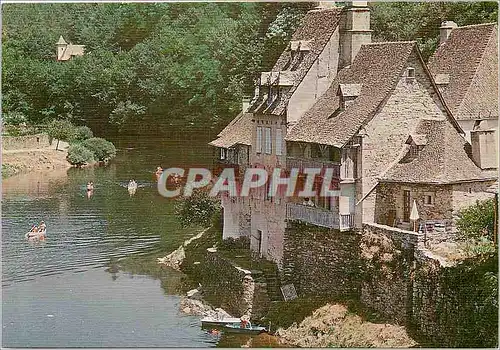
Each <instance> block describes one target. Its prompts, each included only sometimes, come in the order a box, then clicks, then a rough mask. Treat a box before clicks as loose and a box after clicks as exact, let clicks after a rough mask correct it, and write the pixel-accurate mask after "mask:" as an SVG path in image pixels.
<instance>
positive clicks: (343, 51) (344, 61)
mask: <svg viewBox="0 0 500 350" xmlns="http://www.w3.org/2000/svg"><path fill="white" fill-rule="evenodd" d="M371 41H372V31H371V30H370V9H369V8H368V4H367V2H366V1H353V2H351V3H348V4H347V6H346V7H345V8H344V10H343V13H342V17H341V20H340V58H339V61H340V62H339V70H340V69H342V68H344V67H346V66H349V65H351V63H352V62H353V61H354V58H355V57H356V55H357V53H358V52H359V50H360V48H361V45H363V44H368V43H370V42H371Z"/></svg>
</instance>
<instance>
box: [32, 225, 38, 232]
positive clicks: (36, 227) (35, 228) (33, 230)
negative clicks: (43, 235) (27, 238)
mask: <svg viewBox="0 0 500 350" xmlns="http://www.w3.org/2000/svg"><path fill="white" fill-rule="evenodd" d="M30 232H38V226H37V225H35V224H33V225H31V230H30Z"/></svg>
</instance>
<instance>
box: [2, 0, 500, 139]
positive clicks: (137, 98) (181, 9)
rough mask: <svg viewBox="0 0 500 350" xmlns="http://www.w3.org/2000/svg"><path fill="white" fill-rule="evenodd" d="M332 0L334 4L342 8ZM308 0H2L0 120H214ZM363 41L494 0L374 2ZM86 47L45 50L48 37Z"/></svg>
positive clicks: (458, 15)
mask: <svg viewBox="0 0 500 350" xmlns="http://www.w3.org/2000/svg"><path fill="white" fill-rule="evenodd" d="M342 4H343V3H338V6H341V5H342ZM315 6H316V3H307V2H295V3H293V2H292V3H284V2H270V3H264V2H258V3H252V2H246V3H237V2H230V3H229V2H226V3H162V2H159V3H66V4H57V3H50V4H47V3H45V4H3V6H2V88H3V92H2V95H3V100H2V102H3V103H2V115H3V117H2V119H3V123H4V125H19V124H28V125H46V124H48V123H50V122H51V121H53V120H68V121H70V122H71V123H73V124H74V125H80V126H83V125H85V126H88V127H90V128H91V129H92V131H93V132H94V133H95V134H96V135H97V136H111V135H116V134H123V133H128V134H137V135H141V134H146V133H158V132H160V133H161V132H164V131H167V130H174V129H176V128H181V127H182V128H184V127H186V126H189V125H198V126H199V125H203V126H205V125H206V126H207V127H208V126H211V127H216V128H219V129H220V128H221V127H222V126H223V125H224V123H227V121H228V120H230V119H231V118H232V117H234V115H235V114H236V113H238V112H239V110H240V108H241V99H242V97H243V96H252V95H253V89H254V87H253V86H254V82H255V79H256V78H257V77H258V76H259V74H260V73H259V72H261V71H266V70H270V69H271V68H272V65H273V64H274V62H275V60H276V59H277V57H278V56H279V54H280V53H281V51H282V50H283V49H284V48H285V46H286V44H287V42H288V40H289V39H290V36H291V34H292V33H293V31H294V29H295V28H296V27H297V26H298V24H299V23H300V20H301V18H302V17H303V16H304V14H305V13H306V12H307V11H308V10H310V9H312V8H314V7H315ZM370 6H371V8H372V12H371V18H372V29H373V40H374V41H394V40H417V41H418V44H419V47H420V49H421V51H422V53H423V56H424V58H428V57H429V56H430V55H431V54H432V52H433V51H434V50H435V48H436V45H437V38H438V35H439V29H438V28H439V25H440V23H441V22H442V21H444V20H453V21H455V22H456V23H457V24H458V25H459V26H463V25H468V24H476V23H487V22H496V21H497V16H498V4H497V3H496V2H462V3H458V2H454V3H451V2H425V3H397V2H394V3H373V4H371V5H370ZM61 35H62V36H63V37H64V38H65V40H66V41H67V42H72V43H73V44H78V45H85V54H84V55H83V56H76V57H74V58H72V59H71V60H68V61H64V62H60V61H57V60H56V45H55V44H56V42H57V41H58V39H59V37H60V36H61Z"/></svg>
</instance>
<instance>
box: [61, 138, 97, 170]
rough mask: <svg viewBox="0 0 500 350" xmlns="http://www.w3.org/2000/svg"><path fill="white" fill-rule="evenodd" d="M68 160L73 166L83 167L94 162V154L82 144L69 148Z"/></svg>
mask: <svg viewBox="0 0 500 350" xmlns="http://www.w3.org/2000/svg"><path fill="white" fill-rule="evenodd" d="M66 160H67V161H68V162H69V163H70V164H71V165H76V166H82V165H85V164H88V163H90V162H92V161H93V160H94V154H93V153H92V152H91V151H90V150H88V149H87V148H85V147H84V146H83V145H81V144H78V143H77V144H74V145H71V146H69V149H68V155H67V156H66Z"/></svg>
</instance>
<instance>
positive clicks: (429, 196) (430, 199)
mask: <svg viewBox="0 0 500 350" xmlns="http://www.w3.org/2000/svg"><path fill="white" fill-rule="evenodd" d="M424 205H434V192H425V193H424Z"/></svg>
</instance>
